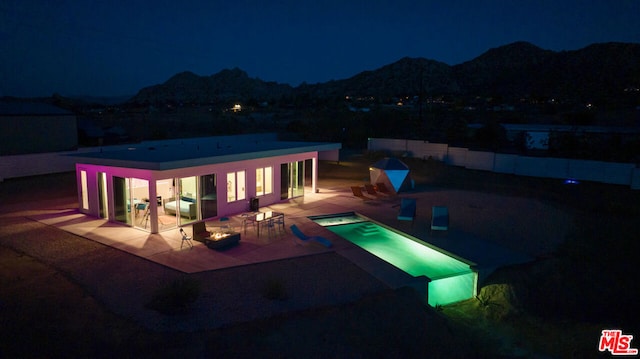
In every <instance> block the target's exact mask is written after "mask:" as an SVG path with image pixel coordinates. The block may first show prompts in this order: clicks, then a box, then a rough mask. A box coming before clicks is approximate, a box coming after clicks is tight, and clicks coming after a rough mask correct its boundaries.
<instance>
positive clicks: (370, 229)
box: [356, 222, 380, 236]
mask: <svg viewBox="0 0 640 359" xmlns="http://www.w3.org/2000/svg"><path fill="white" fill-rule="evenodd" d="M356 231H357V232H358V233H359V234H361V235H363V236H372V235H374V234H378V233H379V232H380V229H379V228H378V227H377V226H376V225H375V224H373V223H369V222H367V223H365V224H363V225H361V226H360V227H358V228H357V229H356Z"/></svg>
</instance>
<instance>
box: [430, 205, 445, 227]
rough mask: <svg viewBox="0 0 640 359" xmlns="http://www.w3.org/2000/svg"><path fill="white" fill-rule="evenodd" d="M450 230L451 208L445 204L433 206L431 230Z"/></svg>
mask: <svg viewBox="0 0 640 359" xmlns="http://www.w3.org/2000/svg"><path fill="white" fill-rule="evenodd" d="M448 230H449V209H448V208H447V207H444V206H433V207H431V232H433V231H448Z"/></svg>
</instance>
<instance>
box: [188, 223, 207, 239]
mask: <svg viewBox="0 0 640 359" xmlns="http://www.w3.org/2000/svg"><path fill="white" fill-rule="evenodd" d="M192 233H193V239H195V240H196V241H198V242H203V243H204V242H205V240H206V239H207V238H209V237H211V232H209V231H207V226H206V225H205V223H204V222H195V223H194V224H193V232H192Z"/></svg>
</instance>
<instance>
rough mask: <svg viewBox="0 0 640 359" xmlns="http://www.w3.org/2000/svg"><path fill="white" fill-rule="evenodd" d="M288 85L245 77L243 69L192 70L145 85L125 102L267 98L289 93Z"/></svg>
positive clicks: (188, 101) (217, 100)
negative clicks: (199, 72) (202, 72)
mask: <svg viewBox="0 0 640 359" xmlns="http://www.w3.org/2000/svg"><path fill="white" fill-rule="evenodd" d="M292 91H293V88H292V87H291V86H289V85H285V84H278V83H275V82H265V81H262V80H260V79H252V78H249V76H248V75H247V73H246V72H244V71H242V70H240V69H238V68H234V69H232V70H222V71H220V72H219V73H217V74H215V75H211V76H198V75H196V74H194V73H192V72H188V71H187V72H182V73H179V74H176V75H174V76H173V77H171V78H170V79H169V80H167V81H166V82H165V83H163V84H160V85H155V86H150V87H145V88H143V89H142V90H140V92H138V94H137V95H136V96H134V97H133V98H132V99H131V100H130V101H129V102H135V103H141V104H142V103H151V104H155V103H167V102H172V103H200V104H206V103H218V102H226V101H247V100H249V99H260V100H268V99H270V98H272V97H273V98H278V97H280V96H283V95H288V94H291V93H292Z"/></svg>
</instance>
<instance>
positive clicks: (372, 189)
mask: <svg viewBox="0 0 640 359" xmlns="http://www.w3.org/2000/svg"><path fill="white" fill-rule="evenodd" d="M364 189H365V190H366V191H367V194H370V195H372V196H376V197H377V196H378V192H377V191H376V188H375V187H374V186H373V185H372V184H365V185H364Z"/></svg>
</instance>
